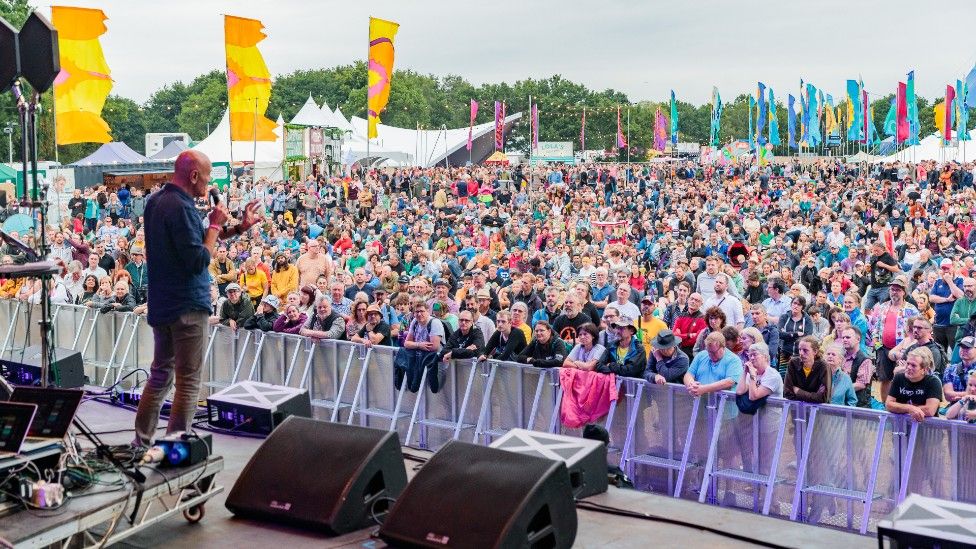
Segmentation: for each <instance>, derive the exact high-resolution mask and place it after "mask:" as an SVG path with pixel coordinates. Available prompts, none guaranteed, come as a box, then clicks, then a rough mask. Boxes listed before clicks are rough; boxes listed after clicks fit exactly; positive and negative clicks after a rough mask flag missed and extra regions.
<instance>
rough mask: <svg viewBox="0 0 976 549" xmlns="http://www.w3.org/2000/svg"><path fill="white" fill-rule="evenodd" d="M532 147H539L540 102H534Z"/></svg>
mask: <svg viewBox="0 0 976 549" xmlns="http://www.w3.org/2000/svg"><path fill="white" fill-rule="evenodd" d="M532 148H533V149H538V148H539V104H538V103H533V104H532Z"/></svg>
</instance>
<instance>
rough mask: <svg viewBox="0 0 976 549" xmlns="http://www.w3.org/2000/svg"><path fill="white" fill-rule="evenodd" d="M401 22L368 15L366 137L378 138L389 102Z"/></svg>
mask: <svg viewBox="0 0 976 549" xmlns="http://www.w3.org/2000/svg"><path fill="white" fill-rule="evenodd" d="M399 28H400V24H399V23H394V22H392V21H386V20H384V19H377V18H375V17H370V18H369V60H368V69H367V73H368V83H367V85H368V87H367V88H366V105H367V107H368V109H367V110H368V112H367V113H366V117H367V119H368V125H369V128H368V130H367V133H366V136H367V137H368V138H369V139H372V138H374V137H376V135H377V133H376V126H377V125H378V124H379V123H380V114H381V113H382V112H383V111H384V110H386V105H387V103H389V102H390V84H391V82H392V81H393V57H394V55H393V54H394V48H393V39H394V38H395V37H396V33H397V30H399Z"/></svg>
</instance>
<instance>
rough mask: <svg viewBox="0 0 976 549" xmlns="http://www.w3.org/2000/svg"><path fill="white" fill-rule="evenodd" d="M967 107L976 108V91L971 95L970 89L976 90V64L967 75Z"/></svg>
mask: <svg viewBox="0 0 976 549" xmlns="http://www.w3.org/2000/svg"><path fill="white" fill-rule="evenodd" d="M965 84H966V102H965V103H964V105H966V108H969V109H976V93H974V94H972V95H971V96H970V95H969V90H976V65H973V68H972V69H970V70H969V74H967V75H966V82H965Z"/></svg>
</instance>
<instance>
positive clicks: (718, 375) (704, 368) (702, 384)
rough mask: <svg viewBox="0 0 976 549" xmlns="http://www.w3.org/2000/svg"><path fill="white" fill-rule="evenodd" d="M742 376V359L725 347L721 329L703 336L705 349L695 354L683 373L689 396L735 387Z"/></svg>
mask: <svg viewBox="0 0 976 549" xmlns="http://www.w3.org/2000/svg"><path fill="white" fill-rule="evenodd" d="M741 376H742V360H741V359H739V357H738V356H736V354H735V353H733V352H732V351H730V350H728V349H727V348H726V347H725V336H723V335H722V332H721V331H716V332H712V333H710V334H708V336H706V337H705V350H703V351H701V352H699V353H698V354H697V355H695V358H694V360H692V361H691V365H689V366H688V371H687V372H685V375H684V379H683V381H684V384H685V387H687V388H688V393H689V394H690V395H691V396H695V397H698V396H702V395H704V394H707V393H714V392H717V391H725V390H728V389H731V388H733V387H735V384H736V382H737V381H738V379H739V378H740V377H741Z"/></svg>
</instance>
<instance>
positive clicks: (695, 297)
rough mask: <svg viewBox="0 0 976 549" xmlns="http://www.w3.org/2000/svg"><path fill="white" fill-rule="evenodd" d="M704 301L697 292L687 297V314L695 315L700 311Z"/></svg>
mask: <svg viewBox="0 0 976 549" xmlns="http://www.w3.org/2000/svg"><path fill="white" fill-rule="evenodd" d="M704 301H705V300H704V299H703V298H702V295H701V294H700V293H698V292H695V293H693V294H691V295H690V296H688V312H689V313H697V312H698V311H699V310H701V306H702V303H704Z"/></svg>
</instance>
